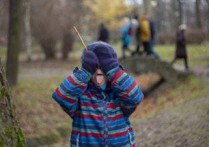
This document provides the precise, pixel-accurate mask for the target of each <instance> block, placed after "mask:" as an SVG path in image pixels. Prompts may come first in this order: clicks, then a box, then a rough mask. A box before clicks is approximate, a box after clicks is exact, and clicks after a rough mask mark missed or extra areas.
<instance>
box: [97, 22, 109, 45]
mask: <svg viewBox="0 0 209 147" xmlns="http://www.w3.org/2000/svg"><path fill="white" fill-rule="evenodd" d="M98 41H103V42H108V41H109V31H108V29H107V27H106V26H105V24H104V23H101V24H100V26H99V34H98Z"/></svg>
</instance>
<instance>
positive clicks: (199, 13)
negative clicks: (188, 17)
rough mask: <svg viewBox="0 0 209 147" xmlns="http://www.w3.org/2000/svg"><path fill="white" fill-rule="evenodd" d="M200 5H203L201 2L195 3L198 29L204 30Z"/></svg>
mask: <svg viewBox="0 0 209 147" xmlns="http://www.w3.org/2000/svg"><path fill="white" fill-rule="evenodd" d="M200 5H201V0H196V2H195V11H196V27H197V28H198V29H202V22H201V11H200Z"/></svg>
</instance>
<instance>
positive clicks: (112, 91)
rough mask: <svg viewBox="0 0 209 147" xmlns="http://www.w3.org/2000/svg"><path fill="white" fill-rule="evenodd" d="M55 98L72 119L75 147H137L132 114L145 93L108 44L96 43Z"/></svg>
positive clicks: (89, 46) (59, 89) (72, 139)
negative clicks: (132, 126)
mask: <svg viewBox="0 0 209 147" xmlns="http://www.w3.org/2000/svg"><path fill="white" fill-rule="evenodd" d="M87 49H88V50H87V51H86V50H85V51H84V52H83V55H82V67H81V68H75V70H74V72H73V73H72V75H70V76H68V77H67V78H66V79H65V80H64V81H63V82H62V84H61V85H60V86H59V87H58V88H57V89H56V90H55V92H54V93H53V95H52V97H53V98H54V99H55V101H57V102H58V103H59V104H60V106H61V107H62V108H63V109H64V111H65V112H66V113H67V114H68V115H69V116H70V117H71V118H72V120H73V122H72V132H71V146H72V147H77V146H79V147H100V146H101V147H104V146H115V147H120V146H121V147H125V146H127V147H134V146H136V144H135V139H134V133H133V130H132V128H131V126H130V121H129V116H130V115H131V114H132V113H133V112H134V110H135V109H136V107H137V105H138V104H139V103H140V102H141V101H142V98H143V94H142V91H141V89H140V87H139V86H137V84H136V82H135V80H134V78H133V77H131V76H129V75H128V74H127V73H126V72H125V71H124V70H123V69H122V68H121V66H120V65H119V62H118V59H117V55H116V53H115V51H114V49H113V48H112V46H110V45H109V44H107V43H104V42H101V41H99V42H95V43H92V44H90V45H88V46H87Z"/></svg>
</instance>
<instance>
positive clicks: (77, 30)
mask: <svg viewBox="0 0 209 147" xmlns="http://www.w3.org/2000/svg"><path fill="white" fill-rule="evenodd" d="M74 30H75V31H76V33H77V34H78V37H79V39H80V40H81V43H82V44H83V46H84V48H85V49H86V50H88V49H87V47H86V44H85V43H84V41H83V39H82V37H81V35H80V33H79V32H78V30H77V29H76V27H75V26H74Z"/></svg>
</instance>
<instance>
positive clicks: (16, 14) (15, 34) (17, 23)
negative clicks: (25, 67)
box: [6, 0, 23, 86]
mask: <svg viewBox="0 0 209 147" xmlns="http://www.w3.org/2000/svg"><path fill="white" fill-rule="evenodd" d="M22 2H23V1H22V0H18V1H16V0H10V1H9V30H8V48H7V63H6V75H7V78H8V82H9V84H10V85H11V86H14V85H16V84H17V74H18V54H19V51H20V50H21V47H22V41H21V26H22V24H21V22H22V14H23V13H22V10H23V7H22Z"/></svg>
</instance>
